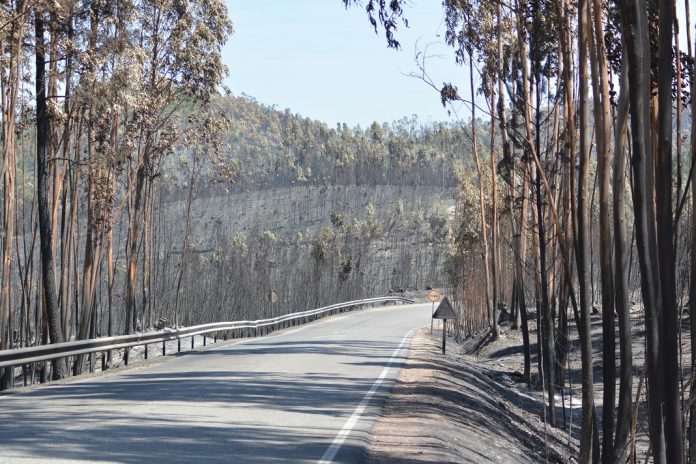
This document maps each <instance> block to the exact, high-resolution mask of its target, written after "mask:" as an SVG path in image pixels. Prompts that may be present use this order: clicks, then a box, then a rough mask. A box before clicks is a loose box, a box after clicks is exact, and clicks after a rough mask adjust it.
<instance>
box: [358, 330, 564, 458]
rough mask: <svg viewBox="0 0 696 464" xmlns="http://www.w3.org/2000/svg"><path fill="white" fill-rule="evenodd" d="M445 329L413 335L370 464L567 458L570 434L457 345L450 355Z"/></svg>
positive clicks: (375, 431) (378, 428)
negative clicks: (548, 424)
mask: <svg viewBox="0 0 696 464" xmlns="http://www.w3.org/2000/svg"><path fill="white" fill-rule="evenodd" d="M441 333H442V332H440V331H439V330H436V331H435V333H434V334H433V335H430V329H428V328H424V329H420V330H419V331H418V332H417V333H416V334H415V336H414V337H413V341H412V343H411V347H410V350H409V354H408V359H407V360H406V361H405V362H404V364H403V367H402V369H401V372H400V373H399V377H398V378H397V380H396V382H395V383H394V385H393V387H392V389H391V392H390V395H389V397H388V398H387V400H386V401H385V404H384V408H383V413H382V417H381V418H380V419H379V420H378V421H377V423H376V424H375V426H374V428H373V432H372V440H371V443H370V445H369V448H368V450H367V462H369V463H375V464H387V463H389V464H391V463H394V464H396V463H413V464H415V463H428V462H438V463H450V462H452V463H454V462H456V463H459V462H476V463H480V462H500V463H507V462H514V463H524V462H544V461H547V462H562V460H563V454H562V450H563V448H564V447H565V446H564V445H565V440H566V439H567V436H566V437H565V438H564V435H563V433H562V431H559V430H549V429H548V428H545V427H544V424H543V421H542V420H541V418H540V416H539V414H540V413H543V412H542V411H543V410H541V409H540V410H539V411H535V410H534V409H535V406H536V404H535V402H534V401H530V398H529V397H527V396H526V395H524V393H523V392H521V391H519V389H510V385H509V383H508V381H509V378H507V377H506V376H505V375H501V373H500V372H498V371H494V370H492V369H490V368H488V367H484V366H481V365H479V364H477V363H476V362H475V360H474V359H473V358H470V357H468V356H466V355H463V354H462V353H461V350H460V349H459V347H458V346H457V345H455V344H452V345H451V349H450V348H449V347H448V354H447V355H446V356H442V354H441V351H440V349H441V348H440V340H441V338H440V337H441ZM510 382H511V381H510ZM559 432H561V433H559Z"/></svg>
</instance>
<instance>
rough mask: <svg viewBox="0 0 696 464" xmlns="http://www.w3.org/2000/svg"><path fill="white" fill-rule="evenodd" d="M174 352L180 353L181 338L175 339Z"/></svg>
mask: <svg viewBox="0 0 696 464" xmlns="http://www.w3.org/2000/svg"><path fill="white" fill-rule="evenodd" d="M176 352H177V353H181V339H180V338H177V339H176Z"/></svg>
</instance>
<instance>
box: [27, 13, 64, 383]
mask: <svg viewBox="0 0 696 464" xmlns="http://www.w3.org/2000/svg"><path fill="white" fill-rule="evenodd" d="M34 14H35V18H34V27H35V35H36V70H35V71H36V184H37V209H38V213H39V237H40V242H41V244H40V247H41V277H42V282H43V290H44V291H43V297H44V301H45V304H46V317H47V319H48V329H49V332H50V338H51V342H52V343H61V342H63V341H64V339H63V329H62V327H61V319H60V310H59V307H58V301H57V298H56V282H55V275H54V273H53V271H54V270H53V248H52V246H51V242H52V236H53V235H52V232H51V217H50V213H49V205H48V163H47V160H46V153H47V150H46V147H47V145H48V115H47V113H46V71H45V65H46V63H45V58H44V19H43V12H42V11H40V10H39V9H38V8H37V9H36V11H35V13H34ZM67 376H68V366H67V363H66V361H65V359H56V360H54V361H53V378H54V379H55V380H58V379H62V378H65V377H67Z"/></svg>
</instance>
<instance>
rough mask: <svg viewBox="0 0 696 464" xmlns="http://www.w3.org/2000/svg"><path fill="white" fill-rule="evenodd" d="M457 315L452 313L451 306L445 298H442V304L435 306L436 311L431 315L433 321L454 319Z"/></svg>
mask: <svg viewBox="0 0 696 464" xmlns="http://www.w3.org/2000/svg"><path fill="white" fill-rule="evenodd" d="M456 318H457V314H456V313H455V312H454V309H452V305H451V304H450V302H449V300H448V299H447V297H444V298H443V299H442V302H441V303H440V304H439V305H437V309H436V310H435V312H434V313H433V319H456Z"/></svg>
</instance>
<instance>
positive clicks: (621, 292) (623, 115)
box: [611, 60, 633, 464]
mask: <svg viewBox="0 0 696 464" xmlns="http://www.w3.org/2000/svg"><path fill="white" fill-rule="evenodd" d="M627 73H628V67H627V62H626V60H624V61H623V63H622V64H621V93H620V94H619V102H618V108H617V116H616V126H615V130H614V132H615V136H614V182H613V187H614V211H613V218H614V288H615V290H616V300H615V302H614V304H615V306H616V314H617V315H618V320H619V356H620V360H621V363H620V370H619V408H618V410H617V413H616V434H615V439H614V450H613V457H612V461H611V462H613V463H616V464H619V463H624V462H626V455H627V453H628V443H629V432H630V427H631V409H632V407H633V397H632V391H633V347H632V345H631V309H630V307H629V299H628V249H627V246H626V215H625V208H626V202H625V195H624V191H625V188H626V186H625V173H626V147H625V142H626V128H627V125H628V88H627V85H628V76H627V75H626V74H627Z"/></svg>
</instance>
